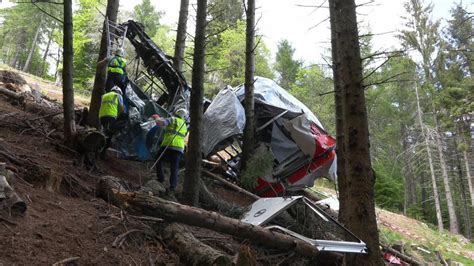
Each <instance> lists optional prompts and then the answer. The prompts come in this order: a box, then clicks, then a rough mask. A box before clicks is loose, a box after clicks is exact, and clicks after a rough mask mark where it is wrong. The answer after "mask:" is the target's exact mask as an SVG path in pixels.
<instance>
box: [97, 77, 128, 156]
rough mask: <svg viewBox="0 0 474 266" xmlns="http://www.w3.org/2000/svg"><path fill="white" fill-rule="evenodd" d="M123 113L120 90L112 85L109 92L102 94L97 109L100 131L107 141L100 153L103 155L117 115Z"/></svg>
mask: <svg viewBox="0 0 474 266" xmlns="http://www.w3.org/2000/svg"><path fill="white" fill-rule="evenodd" d="M123 113H125V109H124V106H123V99H122V90H120V88H119V87H117V86H114V87H113V88H112V90H111V91H110V92H107V93H106V94H104V95H102V102H101V104H100V109H99V120H100V123H101V125H102V132H104V134H105V136H106V138H107V141H106V144H105V148H104V149H103V150H102V155H103V156H105V152H106V150H107V148H108V147H109V146H110V142H111V140H112V136H113V134H114V133H115V131H116V128H115V127H114V126H115V124H116V121H117V117H118V116H119V115H120V114H123Z"/></svg>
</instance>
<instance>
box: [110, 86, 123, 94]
mask: <svg viewBox="0 0 474 266" xmlns="http://www.w3.org/2000/svg"><path fill="white" fill-rule="evenodd" d="M111 91H115V92H116V93H118V94H120V95H122V90H121V89H120V88H119V87H117V86H114V87H113V88H112V89H111Z"/></svg>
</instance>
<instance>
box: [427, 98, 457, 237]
mask: <svg viewBox="0 0 474 266" xmlns="http://www.w3.org/2000/svg"><path fill="white" fill-rule="evenodd" d="M433 114H434V120H435V126H436V136H435V138H436V144H437V145H436V147H437V149H438V156H439V164H440V166H441V174H442V175H443V183H444V192H445V194H446V203H447V205H448V216H449V231H450V232H451V233H453V234H459V224H458V218H457V216H456V210H455V209H454V201H453V196H452V194H451V185H450V184H449V176H448V170H447V169H446V160H445V159H444V152H443V141H442V140H441V136H439V135H440V134H443V133H442V132H441V131H440V128H439V122H438V118H437V117H436V110H435V108H434V103H433Z"/></svg>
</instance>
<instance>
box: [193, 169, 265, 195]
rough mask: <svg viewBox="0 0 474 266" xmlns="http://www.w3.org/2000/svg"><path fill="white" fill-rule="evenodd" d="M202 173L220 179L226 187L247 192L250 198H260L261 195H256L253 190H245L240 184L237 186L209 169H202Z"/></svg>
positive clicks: (243, 192)
mask: <svg viewBox="0 0 474 266" xmlns="http://www.w3.org/2000/svg"><path fill="white" fill-rule="evenodd" d="M202 173H203V174H205V175H207V176H209V177H212V178H214V179H216V180H218V181H219V182H221V183H222V184H224V185H225V186H226V187H229V188H231V189H233V190H236V191H238V192H240V193H242V194H245V195H247V196H248V197H250V198H252V199H254V200H257V199H259V198H260V197H259V196H257V195H255V194H253V193H251V192H248V191H247V190H245V189H243V188H241V187H239V186H237V185H235V184H232V183H231V182H229V181H227V180H225V179H224V178H222V177H220V176H218V175H215V174H213V173H211V172H209V171H207V170H202Z"/></svg>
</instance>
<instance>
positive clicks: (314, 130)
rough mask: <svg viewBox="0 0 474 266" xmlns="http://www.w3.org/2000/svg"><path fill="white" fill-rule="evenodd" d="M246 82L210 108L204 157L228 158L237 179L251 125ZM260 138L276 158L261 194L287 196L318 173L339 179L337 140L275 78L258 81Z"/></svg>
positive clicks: (222, 95)
mask: <svg viewBox="0 0 474 266" xmlns="http://www.w3.org/2000/svg"><path fill="white" fill-rule="evenodd" d="M244 92H245V89H244V85H240V86H239V87H237V88H231V87H229V86H228V87H227V88H225V89H224V90H222V91H220V92H219V94H218V95H217V96H216V97H215V99H214V100H213V101H212V103H211V104H210V106H209V107H208V108H207V110H206V112H205V113H204V118H203V132H204V134H203V152H204V156H206V157H208V156H210V155H213V154H214V155H217V156H218V157H219V158H220V159H222V160H223V161H225V162H226V164H227V167H228V170H227V171H226V175H227V177H228V178H237V177H238V175H237V173H238V171H239V163H240V152H239V151H240V150H241V148H240V146H239V145H240V143H241V137H242V135H243V130H244V127H245V111H244V107H243V100H244ZM254 93H255V94H254V98H255V119H256V142H257V145H259V146H264V147H265V149H267V150H269V151H270V152H271V153H272V154H273V157H274V165H273V171H271V173H268V175H266V176H261V177H259V178H258V180H257V182H258V184H257V187H256V188H255V191H254V192H255V193H257V194H258V195H260V196H263V197H275V196H282V195H284V194H285V192H286V191H297V190H301V189H304V188H306V187H312V186H313V185H314V180H315V179H316V178H318V177H327V178H330V179H332V180H335V179H336V152H335V147H336V141H335V139H334V138H333V137H331V136H330V135H329V134H327V132H326V131H324V128H323V126H322V125H321V123H320V122H319V120H318V119H317V118H316V116H315V115H314V114H313V113H312V112H311V111H310V110H309V109H308V107H306V106H305V105H304V104H303V103H301V102H300V101H299V100H298V99H296V98H295V97H293V96H292V95H291V94H290V93H289V92H287V91H286V90H285V89H283V88H281V87H280V86H278V85H277V84H276V83H275V82H274V81H272V80H270V79H267V78H262V77H256V80H255V83H254Z"/></svg>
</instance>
